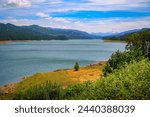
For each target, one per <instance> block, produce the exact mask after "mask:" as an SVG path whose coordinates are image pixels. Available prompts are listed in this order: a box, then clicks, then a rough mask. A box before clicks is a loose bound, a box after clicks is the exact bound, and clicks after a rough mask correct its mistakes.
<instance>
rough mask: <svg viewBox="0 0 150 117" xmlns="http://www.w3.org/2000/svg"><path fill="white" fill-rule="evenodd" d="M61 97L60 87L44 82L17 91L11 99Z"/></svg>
mask: <svg viewBox="0 0 150 117" xmlns="http://www.w3.org/2000/svg"><path fill="white" fill-rule="evenodd" d="M60 98H61V88H60V86H59V85H58V84H55V83H51V82H48V81H47V82H46V83H44V84H41V85H36V86H33V87H30V88H29V89H27V90H23V91H18V92H16V93H15V94H14V96H13V99H21V100H47V99H51V100H57V99H60Z"/></svg>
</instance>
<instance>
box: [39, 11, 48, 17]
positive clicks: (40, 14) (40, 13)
mask: <svg viewBox="0 0 150 117" xmlns="http://www.w3.org/2000/svg"><path fill="white" fill-rule="evenodd" d="M36 16H39V17H42V18H47V17H49V14H46V13H42V12H39V13H37V14H36Z"/></svg>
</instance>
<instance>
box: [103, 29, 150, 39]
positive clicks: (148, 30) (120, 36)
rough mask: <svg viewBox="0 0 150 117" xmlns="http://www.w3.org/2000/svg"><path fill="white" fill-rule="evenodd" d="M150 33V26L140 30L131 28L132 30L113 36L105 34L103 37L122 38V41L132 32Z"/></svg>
mask: <svg viewBox="0 0 150 117" xmlns="http://www.w3.org/2000/svg"><path fill="white" fill-rule="evenodd" d="M147 32H148V33H150V28H143V29H139V30H131V31H125V32H121V33H118V34H115V35H112V36H105V37H103V40H120V41H126V40H127V38H128V37H129V36H131V35H132V34H143V33H147Z"/></svg>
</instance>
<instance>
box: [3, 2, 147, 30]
mask: <svg viewBox="0 0 150 117" xmlns="http://www.w3.org/2000/svg"><path fill="white" fill-rule="evenodd" d="M0 22H1V23H12V24H15V25H18V26H22V25H33V24H34V25H40V26H43V27H52V28H64V29H77V30H82V31H87V32H90V33H91V32H103V33H116V32H122V31H126V30H132V29H139V28H150V0H0Z"/></svg>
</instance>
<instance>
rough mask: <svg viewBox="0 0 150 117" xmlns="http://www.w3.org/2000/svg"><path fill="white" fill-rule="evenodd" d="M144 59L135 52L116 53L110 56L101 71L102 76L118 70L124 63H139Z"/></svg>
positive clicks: (138, 52)
mask: <svg viewBox="0 0 150 117" xmlns="http://www.w3.org/2000/svg"><path fill="white" fill-rule="evenodd" d="M143 58H144V57H143V56H142V54H141V53H140V51H139V50H137V51H124V52H120V51H117V52H115V53H113V54H112V56H111V58H110V59H109V60H108V62H107V64H106V66H105V67H104V69H103V73H104V76H106V75H107V74H109V73H112V72H113V71H114V70H115V69H119V68H120V67H122V66H124V65H125V64H126V63H132V62H133V61H140V60H142V59H143Z"/></svg>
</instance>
